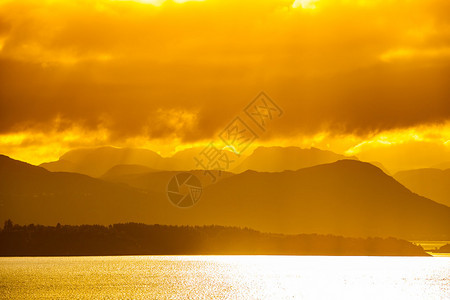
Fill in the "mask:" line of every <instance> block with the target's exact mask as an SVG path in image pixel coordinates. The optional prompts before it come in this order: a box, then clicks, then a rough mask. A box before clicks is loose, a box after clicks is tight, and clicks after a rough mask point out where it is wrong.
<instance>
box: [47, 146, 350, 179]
mask: <svg viewBox="0 0 450 300" xmlns="http://www.w3.org/2000/svg"><path fill="white" fill-rule="evenodd" d="M202 150H203V148H190V149H185V150H182V151H179V152H177V153H175V154H174V155H173V156H171V157H161V156H160V155H159V154H157V153H156V152H153V151H151V150H147V149H135V148H123V149H121V148H113V147H100V148H93V149H77V150H72V151H69V152H67V153H66V154H64V155H63V156H61V158H60V159H59V160H58V161H55V162H48V163H43V164H41V165H40V166H41V167H44V168H45V169H47V170H49V171H56V172H74V173H80V174H85V175H89V176H91V177H102V176H109V175H108V174H106V173H108V172H110V173H111V172H112V173H117V172H119V173H121V174H133V173H134V172H137V173H142V172H141V171H142V170H144V167H146V168H150V169H152V170H161V171H162V170H166V171H167V170H170V171H182V170H195V169H199V166H198V165H197V164H196V161H195V160H194V157H199V153H200V152H201V151H202ZM229 156H230V160H233V163H232V164H230V170H228V171H232V172H237V173H240V172H243V171H246V170H255V171H260V172H282V171H285V170H298V169H301V168H305V167H311V166H315V165H319V164H324V163H330V162H335V161H337V160H341V159H357V158H356V157H347V156H344V155H340V154H336V153H334V152H331V151H325V150H320V149H317V148H310V149H301V148H298V147H286V148H283V147H259V148H256V149H255V150H254V152H253V153H252V154H251V155H250V156H248V157H246V156H242V155H241V157H240V158H238V157H237V156H236V155H235V154H234V153H231V152H230V153H229ZM118 165H129V166H128V167H125V166H121V167H118ZM130 165H134V167H131V166H130ZM138 166H141V167H138ZM111 168H115V170H111ZM138 168H140V169H139V170H138Z"/></svg>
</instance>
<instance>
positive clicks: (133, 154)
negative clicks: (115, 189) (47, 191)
mask: <svg viewBox="0 0 450 300" xmlns="http://www.w3.org/2000/svg"><path fill="white" fill-rule="evenodd" d="M124 164H134V165H142V166H146V167H150V168H155V169H159V168H158V167H159V166H162V165H163V158H162V157H161V156H160V155H159V154H157V153H156V152H153V151H151V150H147V149H134V148H123V149H121V148H114V147H100V148H94V149H77V150H72V151H69V152H67V153H66V154H64V155H63V156H61V158H60V159H59V160H58V161H55V162H49V163H43V164H41V165H40V166H41V167H43V168H45V169H47V170H49V171H53V172H74V173H80V174H85V175H89V176H91V177H100V176H102V175H104V174H105V173H106V172H107V171H108V170H110V169H111V168H112V167H114V166H116V165H124Z"/></svg>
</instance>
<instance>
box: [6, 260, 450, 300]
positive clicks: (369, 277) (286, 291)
mask: <svg viewBox="0 0 450 300" xmlns="http://www.w3.org/2000/svg"><path fill="white" fill-rule="evenodd" d="M449 295H450V258H448V257H333V256H109V257H101V256H96V257H12V258H0V297H1V298H2V299H11V298H12V299H42V298H46V299H56V298H58V299H74V298H76V299H94V298H95V299H98V298H101V299H124V298H125V299H449Z"/></svg>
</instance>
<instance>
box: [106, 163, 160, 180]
mask: <svg viewBox="0 0 450 300" xmlns="http://www.w3.org/2000/svg"><path fill="white" fill-rule="evenodd" d="M158 171H160V170H154V169H152V168H149V167H146V166H142V165H116V166H114V167H112V168H111V169H109V170H108V171H106V173H105V174H103V175H102V176H101V177H100V178H102V179H105V180H112V181H114V180H115V179H116V178H121V177H122V176H129V175H137V174H143V173H150V172H158Z"/></svg>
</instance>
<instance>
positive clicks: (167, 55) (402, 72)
mask: <svg viewBox="0 0 450 300" xmlns="http://www.w3.org/2000/svg"><path fill="white" fill-rule="evenodd" d="M177 2H183V1H175V2H174V1H161V0H159V1H112V0H77V1H75V0H73V1H69V0H65V1H63V0H18V1H12V0H11V1H8V0H6V1H5V0H0V153H3V154H6V155H10V156H12V157H14V158H17V159H22V160H26V161H29V162H31V163H41V162H43V161H49V160H55V159H57V158H58V157H59V156H60V155H61V154H62V153H64V152H65V151H67V150H69V149H73V148H78V147H92V146H98V145H114V146H120V147H122V146H130V147H144V148H149V149H152V150H155V151H158V152H160V153H161V154H163V155H169V154H170V153H172V152H173V151H176V150H177V149H181V148H183V147H188V146H190V145H201V144H205V143H208V142H209V141H210V140H213V139H216V138H217V134H218V133H219V132H220V131H221V130H222V129H223V128H224V127H225V126H226V124H227V123H228V122H229V121H230V120H232V119H233V117H235V116H236V115H238V114H240V113H241V112H242V109H243V108H244V107H245V106H246V105H247V103H249V102H250V101H251V100H252V99H253V98H254V97H255V96H256V95H257V94H258V92H259V91H261V90H264V91H266V92H267V93H268V94H269V95H270V96H271V97H272V98H273V99H274V100H275V101H276V102H277V103H278V104H279V105H280V106H281V107H282V108H283V110H284V115H283V116H282V118H280V119H279V120H276V121H274V122H273V123H271V124H270V128H269V130H268V132H266V133H265V134H264V135H262V136H261V137H260V138H259V139H258V141H257V143H256V144H255V145H281V146H288V145H294V146H301V147H310V146H316V147H319V148H323V149H329V150H333V151H336V152H339V153H346V154H351V155H356V156H358V157H360V158H361V159H365V160H370V161H372V160H374V161H380V162H382V163H383V164H385V165H387V166H388V167H390V168H392V169H404V168H416V167H425V166H431V165H433V164H437V163H440V162H444V161H450V85H449V82H450V80H449V79H450V18H448V12H449V11H450V1H448V0H391V1H382V0H358V1H356V0H355V1H352V0H317V1H308V0H297V1H295V3H294V1H292V0H291V1H284V0H248V1H242V0H204V1H188V2H184V3H177ZM155 4H156V5H155Z"/></svg>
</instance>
